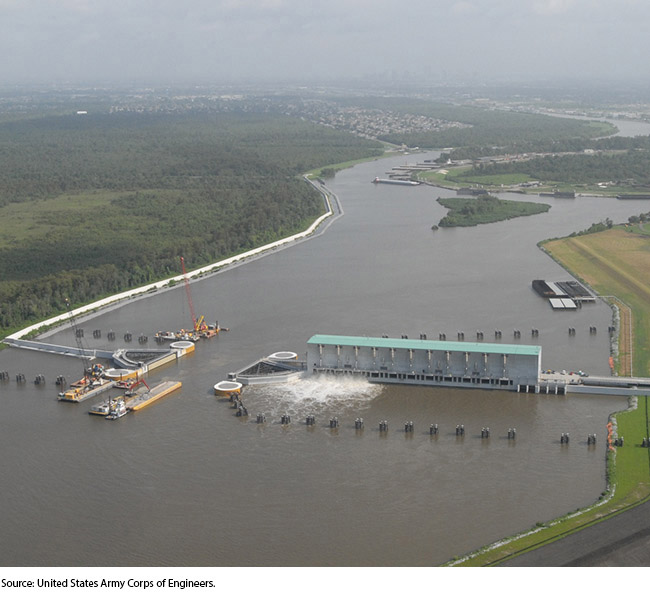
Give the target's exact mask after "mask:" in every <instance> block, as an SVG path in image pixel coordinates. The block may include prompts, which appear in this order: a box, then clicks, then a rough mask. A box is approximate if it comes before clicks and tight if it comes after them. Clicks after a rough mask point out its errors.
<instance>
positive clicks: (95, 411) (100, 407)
mask: <svg viewBox="0 0 650 600" xmlns="http://www.w3.org/2000/svg"><path fill="white" fill-rule="evenodd" d="M112 404H113V402H112V400H111V399H110V398H109V399H108V400H105V401H104V402H101V403H99V404H95V405H94V406H93V407H91V409H90V410H89V411H88V412H89V413H90V414H91V415H100V416H102V417H106V416H107V415H109V414H111V405H112Z"/></svg>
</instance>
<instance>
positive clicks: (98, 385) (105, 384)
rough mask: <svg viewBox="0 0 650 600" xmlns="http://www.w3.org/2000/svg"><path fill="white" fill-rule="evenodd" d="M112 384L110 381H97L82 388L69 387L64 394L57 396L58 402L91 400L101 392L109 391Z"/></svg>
mask: <svg viewBox="0 0 650 600" xmlns="http://www.w3.org/2000/svg"><path fill="white" fill-rule="evenodd" d="M113 384H114V382H113V381H111V380H110V379H97V380H95V381H93V382H92V383H90V384H88V385H85V386H83V387H74V386H73V387H71V388H70V389H69V390H66V391H65V392H61V393H60V394H59V396H58V399H59V400H62V401H64V402H83V401H84V400H88V398H93V397H94V396H97V395H98V394H101V393H102V392H105V391H107V390H110V389H111V388H112V387H113Z"/></svg>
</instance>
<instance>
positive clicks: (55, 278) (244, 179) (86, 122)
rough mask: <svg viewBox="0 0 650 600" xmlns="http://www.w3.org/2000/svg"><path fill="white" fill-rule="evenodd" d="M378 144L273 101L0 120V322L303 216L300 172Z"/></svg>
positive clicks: (174, 270)
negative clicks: (267, 106) (260, 109)
mask: <svg viewBox="0 0 650 600" xmlns="http://www.w3.org/2000/svg"><path fill="white" fill-rule="evenodd" d="M381 152H382V150H381V148H380V147H378V144H377V143H373V142H370V141H368V140H362V139H358V138H356V137H354V136H352V135H349V134H346V133H343V132H338V131H334V130H331V129H327V128H323V127H317V126H315V125H313V124H310V123H307V122H304V121H302V120H299V119H293V118H289V117H286V116H283V115H278V114H272V113H264V114H256V113H250V112H249V113H224V114H208V113H206V114H182V115H158V114H150V113H148V114H133V113H124V114H122V113H120V114H98V115H95V116H91V115H83V116H79V115H68V116H46V117H40V118H31V119H29V118H25V119H21V120H12V121H8V122H4V123H0V332H1V333H2V334H3V335H6V334H7V333H9V332H10V331H13V330H16V329H19V328H20V327H22V326H24V325H25V324H28V323H32V322H35V321H38V320H40V319H43V318H46V317H48V316H51V315H53V314H58V313H60V312H63V311H65V298H71V299H72V301H73V303H74V304H75V305H80V304H84V303H87V302H90V301H92V300H96V299H98V298H100V297H104V296H107V295H110V294H113V293H116V292H118V291H122V290H124V289H128V288H131V287H135V286H141V285H146V284H147V283H149V282H152V281H155V280H159V279H163V278H165V277H167V276H169V275H172V274H178V272H179V270H180V263H179V257H180V256H184V257H185V260H186V263H187V264H188V265H189V266H191V267H198V266H201V265H204V264H208V263H210V262H215V261H217V260H219V259H221V258H224V257H227V256H231V255H233V254H236V253H238V252H241V251H244V250H248V249H250V248H253V247H255V246H258V245H260V244H264V243H268V242H270V241H273V240H275V239H279V238H281V237H284V236H287V235H290V234H292V233H295V232H296V231H299V230H301V229H304V227H305V226H306V225H307V224H308V223H309V222H311V221H312V220H313V219H314V218H315V217H317V216H318V215H319V214H322V212H323V210H324V205H323V199H322V197H321V196H320V195H319V194H318V193H317V192H316V191H315V190H314V189H313V188H312V187H311V186H310V185H309V184H307V183H306V182H304V181H303V180H302V178H301V177H299V175H300V174H301V173H303V172H305V171H307V170H309V169H313V168H315V167H318V166H321V165H323V164H330V163H336V162H343V161H346V160H353V159H358V158H362V157H367V156H375V155H379V154H381Z"/></svg>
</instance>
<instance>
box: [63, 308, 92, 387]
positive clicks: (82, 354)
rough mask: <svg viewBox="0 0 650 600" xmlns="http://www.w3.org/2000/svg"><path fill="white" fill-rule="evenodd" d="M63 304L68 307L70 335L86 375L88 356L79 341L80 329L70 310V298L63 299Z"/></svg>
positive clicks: (88, 368)
mask: <svg viewBox="0 0 650 600" xmlns="http://www.w3.org/2000/svg"><path fill="white" fill-rule="evenodd" d="M65 305H66V307H67V308H68V315H69V316H70V324H71V325H72V335H73V336H74V339H75V343H76V344H77V349H78V350H79V356H80V357H81V360H82V362H83V366H84V375H86V374H88V372H89V371H90V362H89V360H88V356H87V354H86V348H85V347H84V344H83V342H82V341H81V339H82V331H81V329H79V327H77V320H76V319H75V317H74V311H73V310H72V307H71V306H70V299H69V298H66V299H65Z"/></svg>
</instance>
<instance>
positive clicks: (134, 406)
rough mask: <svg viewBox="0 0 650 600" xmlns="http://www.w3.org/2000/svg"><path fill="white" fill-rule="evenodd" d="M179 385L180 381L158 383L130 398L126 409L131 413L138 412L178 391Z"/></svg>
mask: <svg viewBox="0 0 650 600" xmlns="http://www.w3.org/2000/svg"><path fill="white" fill-rule="evenodd" d="M181 385H182V384H181V382H180V381H164V382H163V383H159V384H158V385H156V386H154V387H152V388H151V389H150V390H147V391H146V392H143V393H141V394H136V395H135V396H133V397H132V398H129V399H128V400H126V407H127V409H129V410H132V411H137V410H140V409H142V408H144V407H145V406H149V404H151V403H152V402H155V401H156V400H160V399H161V398H164V397H165V396H167V395H168V394H171V393H172V392H174V391H176V390H177V389H180V387H181Z"/></svg>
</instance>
